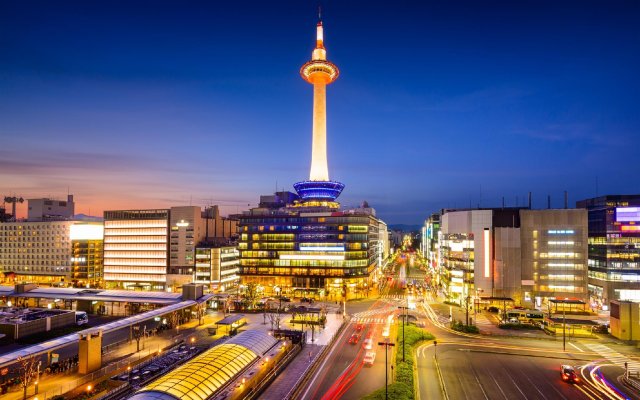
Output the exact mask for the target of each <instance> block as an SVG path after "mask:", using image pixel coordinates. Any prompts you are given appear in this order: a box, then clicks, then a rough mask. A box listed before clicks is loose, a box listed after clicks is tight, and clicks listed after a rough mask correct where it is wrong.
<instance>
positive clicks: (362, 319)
mask: <svg viewBox="0 0 640 400" xmlns="http://www.w3.org/2000/svg"><path fill="white" fill-rule="evenodd" d="M352 321H353V322H355V323H358V324H379V325H382V324H386V323H387V319H386V318H366V317H354V318H353V319H352Z"/></svg>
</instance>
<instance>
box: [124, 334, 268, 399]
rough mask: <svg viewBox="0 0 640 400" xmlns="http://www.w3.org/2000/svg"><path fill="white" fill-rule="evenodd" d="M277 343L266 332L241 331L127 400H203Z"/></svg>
mask: <svg viewBox="0 0 640 400" xmlns="http://www.w3.org/2000/svg"><path fill="white" fill-rule="evenodd" d="M277 343H278V341H277V340H276V339H274V338H273V337H271V336H269V335H268V334H266V333H265V332H261V331H245V332H242V333H240V334H238V335H237V336H236V337H234V338H232V339H230V340H228V341H227V342H225V343H223V344H220V345H218V346H215V347H214V348H212V349H210V350H208V351H207V352H205V353H204V354H201V355H199V356H198V357H196V358H194V359H193V360H192V361H189V362H188V363H186V364H184V365H182V366H180V367H178V368H176V369H175V370H173V371H170V372H168V373H167V374H165V375H164V376H162V377H160V378H158V379H157V380H155V381H154V382H152V383H150V384H149V385H147V386H146V387H144V388H143V389H141V390H140V391H139V392H138V393H137V394H136V395H134V396H133V397H131V398H130V399H131V400H151V399H157V400H159V399H162V400H169V399H189V400H206V399H208V398H210V397H212V396H213V395H214V394H215V393H216V392H217V391H218V390H219V389H220V388H222V387H223V386H225V385H226V384H227V383H229V382H231V381H232V380H233V379H235V378H236V377H237V375H238V374H240V372H242V371H243V370H244V369H245V368H247V367H248V366H249V365H251V364H252V363H253V362H254V361H255V360H256V359H258V358H259V357H260V356H262V355H263V354H265V353H266V352H267V351H268V350H269V349H270V348H272V347H273V346H274V345H276V344H277Z"/></svg>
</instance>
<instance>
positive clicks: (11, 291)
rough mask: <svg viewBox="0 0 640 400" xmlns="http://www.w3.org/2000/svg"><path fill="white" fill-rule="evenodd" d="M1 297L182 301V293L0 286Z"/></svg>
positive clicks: (142, 301)
mask: <svg viewBox="0 0 640 400" xmlns="http://www.w3.org/2000/svg"><path fill="white" fill-rule="evenodd" d="M0 296H3V297H12V298H32V299H33V298H40V299H61V300H90V301H107V302H112V301H114V302H123V303H125V302H126V303H149V304H161V305H167V304H175V303H179V302H180V301H182V294H181V293H168V292H143V291H131V290H102V289H75V288H54V287H37V288H34V289H31V290H29V291H26V292H21V291H20V290H19V289H18V288H17V287H15V286H0Z"/></svg>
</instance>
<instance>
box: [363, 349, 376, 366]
mask: <svg viewBox="0 0 640 400" xmlns="http://www.w3.org/2000/svg"><path fill="white" fill-rule="evenodd" d="M375 360H376V352H375V351H367V354H365V355H364V359H363V360H362V362H363V363H364V365H373V362H374V361H375Z"/></svg>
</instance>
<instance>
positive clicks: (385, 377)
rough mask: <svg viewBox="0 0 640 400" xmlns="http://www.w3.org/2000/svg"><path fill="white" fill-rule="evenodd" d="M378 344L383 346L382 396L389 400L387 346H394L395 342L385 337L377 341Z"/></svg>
mask: <svg viewBox="0 0 640 400" xmlns="http://www.w3.org/2000/svg"><path fill="white" fill-rule="evenodd" d="M378 345H379V346H384V398H385V400H389V375H388V371H389V367H388V358H387V353H388V349H389V347H390V346H391V347H393V346H395V344H393V343H391V342H389V338H387V339H385V341H384V342H378Z"/></svg>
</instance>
